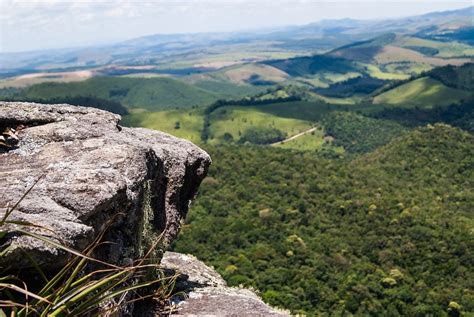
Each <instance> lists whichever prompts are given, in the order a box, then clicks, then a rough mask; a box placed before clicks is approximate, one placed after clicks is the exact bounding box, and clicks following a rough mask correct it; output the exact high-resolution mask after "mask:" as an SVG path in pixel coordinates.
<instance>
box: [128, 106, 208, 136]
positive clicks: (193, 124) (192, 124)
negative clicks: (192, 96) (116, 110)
mask: <svg viewBox="0 0 474 317" xmlns="http://www.w3.org/2000/svg"><path fill="white" fill-rule="evenodd" d="M121 124H123V125H124V126H129V127H144V128H148V129H153V130H159V131H163V132H166V133H169V134H171V135H174V136H177V137H179V138H183V139H186V140H189V141H192V142H194V143H200V142H201V130H202V127H203V124H204V115H203V113H202V110H201V109H197V110H196V109H188V110H183V109H181V110H167V111H157V112H148V111H134V112H132V113H131V114H129V115H126V116H124V117H123V120H122V123H121Z"/></svg>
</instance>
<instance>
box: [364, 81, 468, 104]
mask: <svg viewBox="0 0 474 317" xmlns="http://www.w3.org/2000/svg"><path fill="white" fill-rule="evenodd" d="M470 95H471V94H470V93H469V92H467V91H463V90H458V89H453V88H450V87H447V86H445V85H443V84H442V83H440V82H439V81H437V80H434V79H431V78H429V77H423V78H419V79H416V80H414V81H411V82H409V83H406V84H404V85H401V86H398V87H396V88H394V89H391V90H389V91H386V92H384V93H382V94H380V95H378V96H376V97H375V98H374V99H373V102H374V103H376V104H388V105H397V106H399V107H421V108H432V107H433V106H444V105H449V104H452V103H457V102H459V101H460V100H461V99H467V98H468V97H469V96H470Z"/></svg>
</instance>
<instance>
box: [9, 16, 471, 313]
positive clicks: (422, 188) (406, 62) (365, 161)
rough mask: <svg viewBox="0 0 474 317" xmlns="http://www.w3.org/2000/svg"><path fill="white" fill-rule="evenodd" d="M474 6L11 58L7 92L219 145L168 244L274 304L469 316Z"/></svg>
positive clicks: (154, 38) (297, 309)
mask: <svg viewBox="0 0 474 317" xmlns="http://www.w3.org/2000/svg"><path fill="white" fill-rule="evenodd" d="M473 8H474V7H470V8H466V9H462V10H454V11H446V12H437V13H430V14H425V15H421V16H413V17H408V18H399V19H387V20H351V19H347V20H324V21H320V22H316V23H312V24H307V25H298V26H292V27H286V28H280V29H272V30H264V31H261V32H241V33H229V34H228V33H209V34H207V33H203V34H177V35H173V36H172V35H151V36H146V37H142V38H137V39H133V40H129V41H125V42H121V43H117V44H115V45H110V46H103V47H90V48H80V49H68V50H56V51H52V52H50V53H49V54H39V53H35V52H31V53H22V54H16V55H15V54H13V55H12V56H10V55H8V54H0V63H1V65H2V67H1V68H0V99H1V100H12V101H31V102H38V103H47V104H51V103H53V104H59V103H61V104H62V103H69V104H73V105H77V106H86V107H95V108H101V109H104V110H107V111H111V112H114V113H116V114H119V115H121V117H122V120H121V122H120V125H122V126H126V127H143V128H148V129H153V130H159V131H163V132H166V133H169V134H171V135H173V136H176V137H179V138H183V139H186V140H189V141H191V142H193V143H195V144H197V145H198V146H200V147H202V148H203V149H205V150H206V151H208V152H209V154H210V155H211V157H212V161H213V164H212V166H211V168H210V172H209V175H208V176H207V177H206V178H204V180H203V182H202V186H201V189H200V192H199V194H198V197H197V199H196V201H195V203H194V204H193V205H192V208H191V209H190V211H189V214H188V216H187V218H186V220H185V225H184V227H183V230H182V232H181V234H180V236H179V237H178V239H177V240H176V241H175V242H174V243H173V245H172V249H173V250H175V251H178V252H182V253H190V254H194V255H197V256H198V257H199V258H200V259H201V260H203V261H204V262H205V263H206V264H208V265H212V266H214V267H215V268H216V270H217V271H218V272H219V273H220V274H221V275H222V276H223V277H224V279H225V280H226V281H227V283H228V284H229V285H231V286H236V287H237V286H239V285H243V286H245V287H252V288H255V289H256V290H258V292H259V293H260V295H261V296H262V298H263V299H264V301H265V302H267V303H269V304H271V305H272V306H275V307H279V308H283V309H288V310H290V311H291V313H292V314H300V315H306V316H333V315H337V316H470V315H472V314H474V304H473V303H474V284H473V281H474V272H473V270H472V266H473V263H474V258H473V254H472V252H470V251H469V250H473V249H474V244H473V239H472V234H473V228H474V215H473V213H472V210H473V208H474V204H473V203H474V183H473V180H474V161H473V160H474V136H473V134H474V42H473V41H472V38H473V37H472V36H473V35H474V33H473V30H474V28H473V26H472V11H473ZM7 60H8V61H9V63H8V64H7V63H5V61H7ZM453 303H454V304H453Z"/></svg>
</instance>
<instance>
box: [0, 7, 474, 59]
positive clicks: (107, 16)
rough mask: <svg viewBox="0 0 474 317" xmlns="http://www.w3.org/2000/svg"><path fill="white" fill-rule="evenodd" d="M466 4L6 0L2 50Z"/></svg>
mask: <svg viewBox="0 0 474 317" xmlns="http://www.w3.org/2000/svg"><path fill="white" fill-rule="evenodd" d="M468 5H471V1H470V0H459V1H448V0H444V1H443V0H416V1H413V0H397V1H396V2H394V1H391V0H387V1H384V0H361V1H359V0H324V1H321V0H95V1H94V0H0V51H12V50H33V49H44V48H50V47H67V46H77V45H87V44H97V43H101V42H102V43H103V42H110V41H115V40H119V39H126V38H132V37H136V36H141V35H146V34H153V33H178V32H202V31H230V30H238V29H251V28H258V27H268V26H278V25H288V24H304V23H310V22H313V21H315V20H320V19H328V18H344V17H352V18H382V17H390V16H402V15H410V14H420V13H424V12H428V11H435V10H443V9H453V8H459V7H462V6H468Z"/></svg>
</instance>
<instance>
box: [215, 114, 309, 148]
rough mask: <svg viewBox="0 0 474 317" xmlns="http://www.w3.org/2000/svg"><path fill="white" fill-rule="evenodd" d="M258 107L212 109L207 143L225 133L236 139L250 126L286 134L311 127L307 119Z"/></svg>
mask: <svg viewBox="0 0 474 317" xmlns="http://www.w3.org/2000/svg"><path fill="white" fill-rule="evenodd" d="M260 108H261V107H258V109H257V108H256V107H234V106H230V107H224V108H220V109H217V110H216V111H214V112H213V113H212V114H211V125H210V128H209V132H210V138H209V143H211V144H218V143H221V140H222V138H223V136H224V134H225V133H229V134H231V135H232V137H233V139H234V140H238V139H239V138H240V135H242V134H243V133H244V131H246V130H247V129H248V128H251V127H262V128H275V129H278V130H280V131H283V132H285V133H287V135H293V134H297V133H299V132H302V131H305V130H307V129H309V128H311V123H310V122H309V121H306V120H301V119H294V118H285V117H281V116H277V115H275V114H270V113H266V112H262V111H261V109H260Z"/></svg>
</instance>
